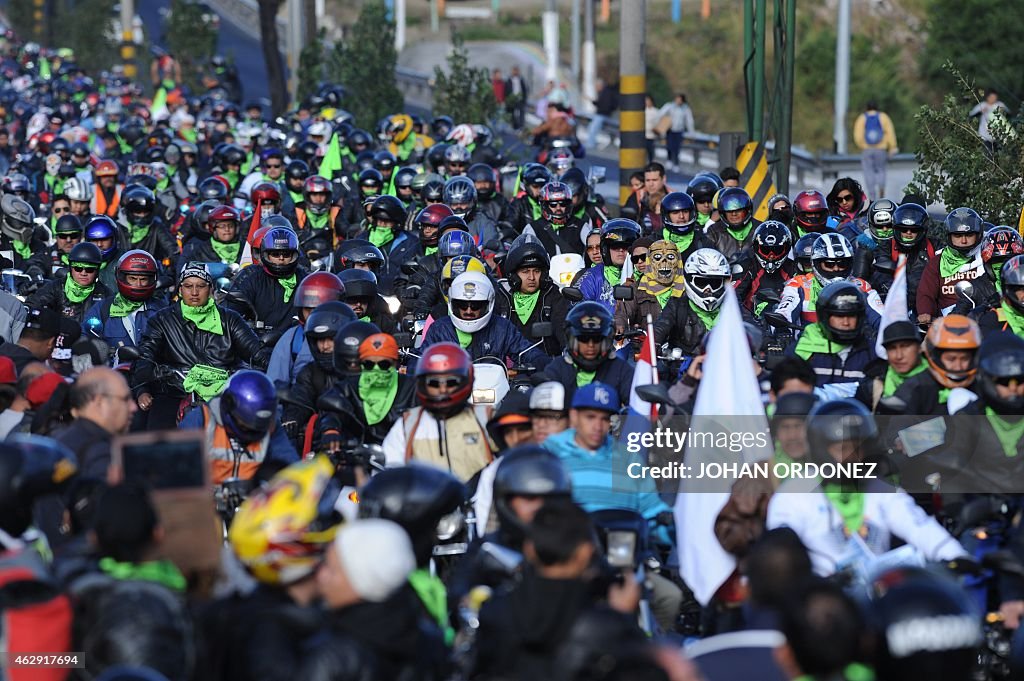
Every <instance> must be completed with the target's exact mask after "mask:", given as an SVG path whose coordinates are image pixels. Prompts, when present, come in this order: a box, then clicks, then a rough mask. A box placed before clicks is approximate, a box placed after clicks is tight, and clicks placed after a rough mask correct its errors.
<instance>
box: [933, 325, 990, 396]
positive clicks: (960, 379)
mask: <svg viewBox="0 0 1024 681" xmlns="http://www.w3.org/2000/svg"><path fill="white" fill-rule="evenodd" d="M980 345H981V329H980V328H979V327H978V323H977V322H975V321H974V320H973V319H970V318H968V317H965V316H964V315H962V314H951V315H947V316H945V317H943V318H942V319H939V320H937V321H936V322H935V323H934V324H932V326H931V328H930V329H928V335H927V336H925V339H924V357H925V360H927V362H928V370H929V371H930V372H931V374H932V376H934V377H935V380H936V381H938V382H939V384H940V385H941V386H942V387H944V388H963V387H965V386H968V385H970V384H971V381H973V380H974V375H975V374H976V373H977V372H978V364H977V357H976V355H977V353H978V347H979V346H980ZM946 350H959V351H964V352H970V353H972V354H971V364H970V367H969V368H968V369H967V370H966V371H957V372H953V371H950V370H949V369H947V368H946V366H945V365H944V364H943V362H942V356H941V355H942V353H943V352H944V351H946Z"/></svg>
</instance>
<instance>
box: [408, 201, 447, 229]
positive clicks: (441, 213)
mask: <svg viewBox="0 0 1024 681" xmlns="http://www.w3.org/2000/svg"><path fill="white" fill-rule="evenodd" d="M452 215H455V213H453V212H452V209H451V208H449V207H448V206H447V205H446V204H443V203H434V204H431V205H429V206H427V207H426V208H424V209H423V210H421V211H420V212H419V213H418V214H417V215H416V226H419V225H424V224H426V225H432V226H434V227H439V226H440V225H441V220H444V219H445V218H447V217H451V216H452Z"/></svg>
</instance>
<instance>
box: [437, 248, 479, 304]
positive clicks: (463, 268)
mask: <svg viewBox="0 0 1024 681" xmlns="http://www.w3.org/2000/svg"><path fill="white" fill-rule="evenodd" d="M465 272H480V273H481V274H487V265H485V264H484V263H483V261H482V260H480V259H479V258H475V257H473V256H472V255H457V256H455V257H454V258H451V259H450V260H449V261H448V262H446V263H445V264H444V267H442V268H441V293H442V294H444V300H445V302H448V289H450V288H451V287H452V282H453V281H455V277H457V276H459V275H460V274H463V273H465Z"/></svg>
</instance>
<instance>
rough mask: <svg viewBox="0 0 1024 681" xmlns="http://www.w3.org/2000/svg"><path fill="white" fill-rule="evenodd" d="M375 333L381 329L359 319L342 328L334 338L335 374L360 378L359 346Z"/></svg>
mask: <svg viewBox="0 0 1024 681" xmlns="http://www.w3.org/2000/svg"><path fill="white" fill-rule="evenodd" d="M343 304H344V303H343ZM346 307H347V306H346ZM375 333H380V327H378V326H377V325H376V324H374V323H372V322H364V321H362V320H359V319H357V320H356V321H354V322H349V323H348V324H346V325H345V326H343V327H341V329H340V330H339V331H338V335H336V336H335V337H334V372H335V373H337V374H342V375H348V376H358V375H359V372H360V369H361V367H360V365H359V346H360V345H361V344H362V342H363V341H364V340H366V339H367V338H369V337H370V336H372V335H373V334H375Z"/></svg>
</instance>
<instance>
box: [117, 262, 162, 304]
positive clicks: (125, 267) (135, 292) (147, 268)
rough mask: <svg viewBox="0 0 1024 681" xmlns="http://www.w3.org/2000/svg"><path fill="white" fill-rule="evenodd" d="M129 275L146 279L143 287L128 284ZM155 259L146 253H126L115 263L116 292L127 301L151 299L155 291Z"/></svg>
mask: <svg viewBox="0 0 1024 681" xmlns="http://www.w3.org/2000/svg"><path fill="white" fill-rule="evenodd" d="M129 274H138V275H142V276H144V277H148V282H149V283H147V284H146V285H144V286H133V285H132V284H129V283H128V275H129ZM156 275H157V267H156V258H154V257H153V256H152V255H150V254H149V253H147V252H146V251H141V250H135V251H128V252H127V253H125V254H124V255H122V256H121V259H120V260H118V261H117V270H116V271H115V272H114V278H115V279H116V280H117V290H118V291H119V292H120V293H121V295H122V296H123V297H124V298H126V299H127V300H133V301H137V302H138V301H143V300H149V299H150V298H152V297H153V292H154V291H156Z"/></svg>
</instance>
